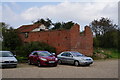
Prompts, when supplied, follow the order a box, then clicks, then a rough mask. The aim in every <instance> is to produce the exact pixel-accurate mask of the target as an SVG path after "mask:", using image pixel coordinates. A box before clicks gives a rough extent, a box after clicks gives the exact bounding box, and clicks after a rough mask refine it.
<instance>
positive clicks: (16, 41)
mask: <svg viewBox="0 0 120 80" xmlns="http://www.w3.org/2000/svg"><path fill="white" fill-rule="evenodd" d="M5 25H6V24H5ZM2 36H3V41H2V47H3V49H4V50H11V51H12V50H15V49H16V48H17V47H19V46H20V45H21V40H20V38H19V37H18V34H17V32H16V30H15V29H13V28H12V27H10V28H5V27H3V28H2Z"/></svg>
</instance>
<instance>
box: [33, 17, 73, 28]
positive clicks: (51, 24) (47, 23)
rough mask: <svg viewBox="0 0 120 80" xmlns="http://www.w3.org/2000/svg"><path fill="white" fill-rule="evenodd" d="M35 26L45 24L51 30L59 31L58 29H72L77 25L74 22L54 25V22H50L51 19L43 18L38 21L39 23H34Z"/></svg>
mask: <svg viewBox="0 0 120 80" xmlns="http://www.w3.org/2000/svg"><path fill="white" fill-rule="evenodd" d="M33 24H44V25H45V26H46V27H47V29H49V30H58V29H70V28H71V27H72V26H73V25H74V24H75V23H74V22H73V21H68V22H56V23H53V22H52V20H50V19H49V18H47V19H43V18H42V19H38V20H37V21H33ZM51 26H54V27H51Z"/></svg>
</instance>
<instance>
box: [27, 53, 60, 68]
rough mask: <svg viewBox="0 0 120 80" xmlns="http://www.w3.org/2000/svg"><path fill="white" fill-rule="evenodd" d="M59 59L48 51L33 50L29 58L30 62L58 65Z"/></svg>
mask: <svg viewBox="0 0 120 80" xmlns="http://www.w3.org/2000/svg"><path fill="white" fill-rule="evenodd" d="M57 61H58V59H57V58H56V57H55V56H54V55H52V54H50V53H49V52H48V51H33V52H32V53H31V54H30V55H29V58H28V64H29V65H31V64H37V65H38V66H39V67H40V66H57Z"/></svg>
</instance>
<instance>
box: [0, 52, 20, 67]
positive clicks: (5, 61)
mask: <svg viewBox="0 0 120 80" xmlns="http://www.w3.org/2000/svg"><path fill="white" fill-rule="evenodd" d="M17 62H18V61H17V59H16V58H15V57H14V55H13V54H12V53H11V52H10V51H0V67H2V68H3V67H17Z"/></svg>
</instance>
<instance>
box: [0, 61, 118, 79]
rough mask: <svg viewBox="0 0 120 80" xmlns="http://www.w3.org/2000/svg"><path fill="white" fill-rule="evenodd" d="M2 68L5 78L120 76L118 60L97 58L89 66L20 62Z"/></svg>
mask: <svg viewBox="0 0 120 80" xmlns="http://www.w3.org/2000/svg"><path fill="white" fill-rule="evenodd" d="M0 70H2V77H3V78H118V60H96V61H95V62H94V63H93V64H92V65H90V66H88V67H85V66H80V67H75V66H72V65H58V66H57V67H37V66H34V65H28V64H18V67H17V68H7V69H0Z"/></svg>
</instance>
